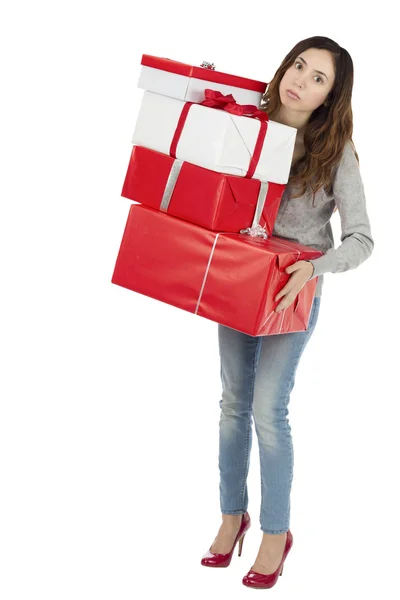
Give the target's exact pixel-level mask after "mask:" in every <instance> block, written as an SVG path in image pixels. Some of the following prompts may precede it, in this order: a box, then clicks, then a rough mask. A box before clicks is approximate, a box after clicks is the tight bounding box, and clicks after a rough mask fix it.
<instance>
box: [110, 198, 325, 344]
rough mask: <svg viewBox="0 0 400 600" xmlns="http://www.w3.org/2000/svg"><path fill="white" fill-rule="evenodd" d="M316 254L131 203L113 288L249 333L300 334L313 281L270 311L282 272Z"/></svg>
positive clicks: (284, 278)
mask: <svg viewBox="0 0 400 600" xmlns="http://www.w3.org/2000/svg"><path fill="white" fill-rule="evenodd" d="M321 255H322V252H320V251H318V250H315V249H312V248H309V247H308V246H303V245H301V244H296V243H294V242H290V241H288V240H286V239H284V238H278V237H270V238H268V239H261V238H255V237H251V236H249V235H247V234H240V233H216V232H213V231H209V230H207V229H204V228H202V227H199V226H197V225H193V224H192V223H188V222H186V221H183V220H181V219H177V218H175V217H173V216H170V215H165V214H163V213H162V212H159V211H156V210H154V209H152V208H149V207H147V206H143V205H140V204H132V205H131V207H130V211H129V215H128V220H127V223H126V226H125V230H124V234H123V238H122V242H121V246H120V249H119V252H118V256H117V260H116V264H115V269H114V273H113V276H112V280H111V281H112V283H114V284H116V285H120V286H122V287H124V288H127V289H129V290H133V291H135V292H138V293H140V294H144V295H145V296H149V297H151V298H155V299H157V300H160V301H162V302H166V303H167V304H170V305H172V306H176V307H178V308H181V309H183V310H186V311H189V312H192V313H194V314H197V315H199V316H201V317H205V318H206V319H210V320H211V321H215V322H217V323H221V324H222V325H225V326H228V327H231V328H233V329H236V330H238V331H241V332H243V333H246V334H248V335H252V336H259V335H272V334H280V333H289V332H297V331H305V330H307V327H308V321H309V317H310V313H311V306H312V302H313V299H314V294H315V288H316V284H317V278H314V279H311V280H309V281H308V282H307V283H306V284H305V285H304V287H303V288H302V289H301V290H300V292H299V294H298V296H297V298H296V300H295V301H294V302H293V303H292V304H291V305H290V306H289V307H288V308H287V309H286V310H283V311H281V312H280V313H276V312H274V309H275V308H276V306H277V305H278V303H279V302H280V300H279V301H277V302H276V301H274V298H275V296H276V294H277V293H278V292H279V291H280V290H281V289H282V287H283V286H284V285H285V284H286V282H287V281H288V279H289V277H290V275H288V274H286V273H285V272H284V271H285V269H286V268H287V267H288V266H289V265H291V264H293V263H294V262H296V261H297V260H307V259H313V258H317V257H319V256H321Z"/></svg>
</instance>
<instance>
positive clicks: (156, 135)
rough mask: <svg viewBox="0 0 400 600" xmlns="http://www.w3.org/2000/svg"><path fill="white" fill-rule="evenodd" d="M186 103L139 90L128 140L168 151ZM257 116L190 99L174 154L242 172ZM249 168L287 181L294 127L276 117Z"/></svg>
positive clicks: (215, 168) (253, 140)
mask: <svg viewBox="0 0 400 600" xmlns="http://www.w3.org/2000/svg"><path fill="white" fill-rule="evenodd" d="M185 104H186V103H185V102H184V101H182V100H177V99H176V98H170V97H168V96H163V95H160V94H155V93H153V92H149V91H145V92H144V93H143V99H142V104H141V107H140V110H139V115H138V118H137V121H136V127H135V131H134V133H133V136H132V144H134V145H136V146H144V147H145V148H149V149H150V150H156V151H158V152H163V153H164V154H168V155H170V147H171V142H172V140H173V137H174V134H175V130H176V128H177V124H178V121H179V118H180V116H181V112H182V109H183V107H184V105H185ZM260 125H261V123H260V121H259V120H258V119H254V118H249V117H243V116H237V115H234V114H231V113H229V112H227V111H225V110H219V109H216V108H209V107H206V106H202V105H201V104H193V105H192V106H191V107H190V109H189V112H188V115H187V119H186V122H185V125H184V127H183V131H182V134H181V136H180V139H179V142H178V145H177V149H176V158H178V159H181V160H185V161H187V162H190V163H192V164H194V165H198V166H200V167H204V168H206V169H211V170H213V171H217V172H219V173H227V174H232V175H239V176H243V177H244V176H245V175H246V174H247V172H248V169H249V164H250V160H251V157H252V155H253V152H254V148H255V144H256V142H257V138H258V134H259V131H260ZM267 127H268V129H267V134H266V136H265V140H264V144H263V147H262V150H261V155H260V158H259V161H258V164H257V167H256V170H255V172H254V174H253V178H254V179H260V180H261V181H270V182H274V183H280V184H286V183H287V181H288V179H289V174H290V168H291V162H292V156H293V151H294V144H295V140H296V134H297V129H295V128H294V127H288V126H287V125H282V124H280V123H276V122H274V121H269V122H268V123H267Z"/></svg>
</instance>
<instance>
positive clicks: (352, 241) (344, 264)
mask: <svg viewBox="0 0 400 600" xmlns="http://www.w3.org/2000/svg"><path fill="white" fill-rule="evenodd" d="M335 204H336V205H337V207H338V211H339V215H340V221H341V228H342V234H341V237H340V240H341V242H342V243H341V244H340V245H339V246H338V248H336V249H335V247H334V246H335V244H334V239H333V232H332V227H331V224H330V218H331V216H332V214H333V209H334V208H335ZM273 235H278V236H281V237H284V238H287V239H290V240H293V241H296V242H298V243H300V244H305V245H306V246H312V247H313V248H316V249H317V250H321V251H322V252H324V255H323V256H321V257H319V258H316V259H315V260H312V261H310V262H312V264H313V266H314V273H313V275H312V277H311V279H313V278H314V277H317V276H318V283H317V289H316V292H315V295H316V296H320V295H321V293H322V286H323V279H324V276H323V273H340V272H341V271H347V270H349V269H355V268H356V267H358V266H359V265H360V264H361V263H362V262H364V261H365V260H366V259H367V258H368V257H369V256H370V255H371V253H372V250H373V248H374V241H373V239H372V235H371V227H370V222H369V218H368V214H367V209H366V201H365V194H364V185H363V182H362V179H361V175H360V168H359V165H358V162H357V159H356V156H355V154H354V151H353V148H352V145H351V142H350V141H348V142H347V143H346V146H345V148H344V150H343V154H342V158H341V161H340V163H339V165H338V167H337V169H336V173H335V178H334V182H333V192H332V194H328V193H327V192H326V191H325V190H324V189H323V188H322V189H320V190H318V192H317V193H316V194H315V200H314V206H313V202H312V193H311V191H308V190H306V193H305V194H303V196H299V197H298V198H294V199H290V186H289V185H287V186H286V188H285V191H284V193H283V195H282V200H281V204H280V207H279V212H278V216H277V219H276V222H275V226H274V230H273Z"/></svg>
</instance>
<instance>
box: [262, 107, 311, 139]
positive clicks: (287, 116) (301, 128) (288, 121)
mask: <svg viewBox="0 0 400 600" xmlns="http://www.w3.org/2000/svg"><path fill="white" fill-rule="evenodd" d="M311 114H312V113H311V112H304V111H302V112H297V111H294V110H290V109H288V108H286V107H285V106H283V105H282V106H281V107H280V108H279V109H278V111H277V113H276V114H271V115H270V119H271V121H275V122H276V123H281V124H282V125H288V126H289V127H294V128H295V129H297V136H296V139H298V140H302V139H303V138H304V132H305V129H306V125H307V123H308V120H309V118H310V116H311Z"/></svg>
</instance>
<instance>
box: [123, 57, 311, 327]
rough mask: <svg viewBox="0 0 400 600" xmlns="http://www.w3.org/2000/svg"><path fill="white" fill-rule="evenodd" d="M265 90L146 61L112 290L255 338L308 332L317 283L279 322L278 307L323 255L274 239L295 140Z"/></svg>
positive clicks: (205, 70)
mask: <svg viewBox="0 0 400 600" xmlns="http://www.w3.org/2000/svg"><path fill="white" fill-rule="evenodd" d="M266 85H267V84H266V83H263V82H259V81H254V80H251V79H247V78H243V77H238V76H235V75H228V74H225V73H221V72H217V71H215V69H214V68H213V65H210V64H209V63H204V64H203V65H202V66H201V67H192V66H190V65H186V64H184V63H179V62H176V61H172V60H169V59H165V58H159V57H155V56H149V55H143V57H142V66H141V73H140V78H139V84H138V87H139V88H142V89H144V90H145V91H144V92H143V98H142V104H141V107H140V110H139V115H138V118H137V121H136V127H135V131H134V134H133V137H132V144H133V148H132V153H131V157H130V161H129V165H128V170H127V173H126V177H125V181H124V184H123V189H122V196H123V197H125V198H128V199H130V200H133V201H134V202H135V204H132V205H131V206H130V210H129V214H128V219H127V223H126V226H125V230H124V233H123V237H122V241H121V246H120V249H119V252H118V256H117V260H116V264H115V269H114V273H113V276H112V280H111V281H112V283H114V284H116V285H119V286H122V287H124V288H127V289H129V290H133V291H135V292H138V293H140V294H144V295H146V296H149V297H151V298H155V299H157V300H160V301H162V302H166V303H168V304H170V305H173V306H176V307H178V308H181V309H183V310H186V311H189V312H192V313H194V314H196V315H199V316H202V317H205V318H207V319H210V320H212V321H215V322H217V323H221V324H222V325H226V326H228V327H231V328H233V329H236V330H238V331H241V332H243V333H246V334H248V335H252V336H259V335H273V334H280V333H289V332H296V331H305V330H306V329H307V327H308V321H309V317H310V312H311V306H312V302H313V299H314V294H315V288H316V285H317V278H314V279H311V280H309V281H308V282H307V283H306V284H305V285H304V287H303V288H302V289H301V290H300V292H299V294H298V296H297V298H296V300H295V301H294V302H293V303H292V304H291V305H290V306H289V307H288V308H286V309H285V310H283V311H281V312H279V313H276V312H275V308H276V306H277V304H278V303H279V302H278V301H275V300H274V298H275V296H276V294H277V293H278V292H279V291H280V290H281V289H282V287H283V286H284V285H285V284H286V282H287V281H288V279H289V277H290V275H288V274H286V273H285V269H286V268H287V267H288V266H289V265H291V264H293V263H294V262H296V261H297V260H310V259H313V258H317V257H319V256H321V254H322V253H321V252H320V251H318V250H315V249H313V248H310V247H308V246H303V245H301V244H297V243H295V242H291V241H289V240H287V239H285V238H280V237H278V236H273V235H272V232H273V228H274V223H275V219H276V216H277V213H278V210H279V205H280V201H281V197H282V194H283V191H284V189H285V186H286V184H287V182H288V179H289V173H290V168H291V161H292V156H293V151H294V144H295V139H296V133H297V130H296V129H295V128H293V127H288V126H286V125H282V124H280V123H276V122H274V121H270V120H269V117H268V114H267V113H266V112H265V111H261V110H259V109H258V108H257V107H258V106H259V105H260V101H261V97H262V95H263V93H264V92H265V89H266ZM136 203H137V204H136ZM279 301H280V300H279Z"/></svg>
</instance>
